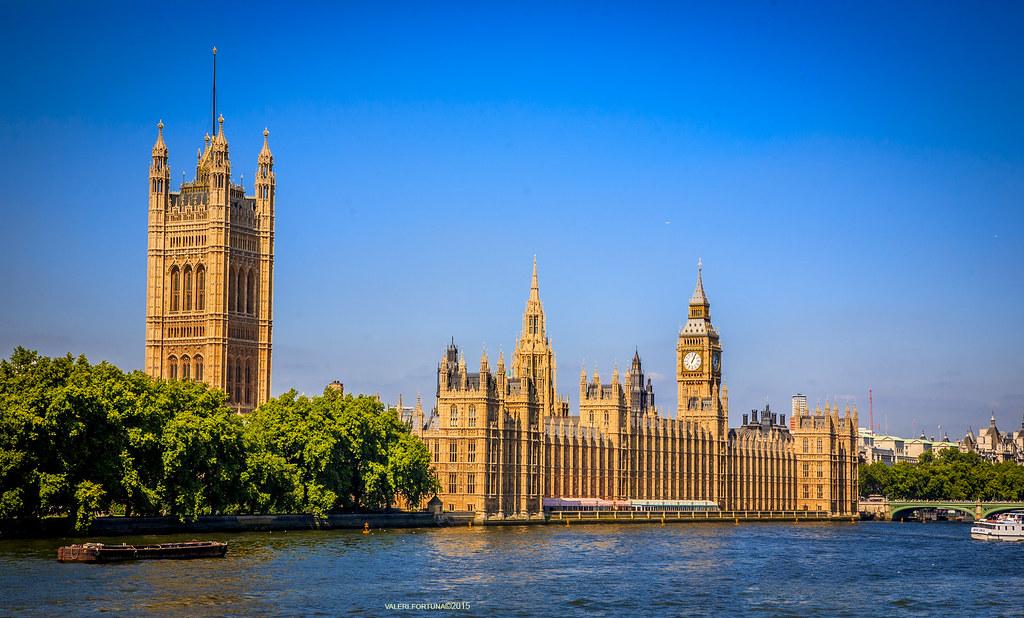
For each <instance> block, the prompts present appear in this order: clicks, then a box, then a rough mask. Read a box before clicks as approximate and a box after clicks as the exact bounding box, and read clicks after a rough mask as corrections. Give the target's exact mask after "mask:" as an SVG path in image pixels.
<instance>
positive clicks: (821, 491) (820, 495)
mask: <svg viewBox="0 0 1024 618" xmlns="http://www.w3.org/2000/svg"><path fill="white" fill-rule="evenodd" d="M810 497H811V488H810V486H809V485H804V498H810ZM824 497H825V492H824V489H823V488H822V486H821V485H818V498H824Z"/></svg>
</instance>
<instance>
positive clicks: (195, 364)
mask: <svg viewBox="0 0 1024 618" xmlns="http://www.w3.org/2000/svg"><path fill="white" fill-rule="evenodd" d="M192 377H193V378H194V379H195V381H196V382H202V381H203V357H202V356H198V355H197V356H194V357H192Z"/></svg>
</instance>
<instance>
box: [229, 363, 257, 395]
mask: <svg viewBox="0 0 1024 618" xmlns="http://www.w3.org/2000/svg"><path fill="white" fill-rule="evenodd" d="M227 374H228V375H227V385H228V388H227V391H228V400H229V401H232V402H234V403H244V404H250V403H253V401H254V386H255V384H254V382H255V381H256V368H255V366H254V364H253V362H252V359H251V358H247V359H244V360H243V359H231V358H229V359H228V369H227Z"/></svg>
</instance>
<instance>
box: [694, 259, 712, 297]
mask: <svg viewBox="0 0 1024 618" xmlns="http://www.w3.org/2000/svg"><path fill="white" fill-rule="evenodd" d="M702 270H704V262H702V261H701V259H700V258H697V285H696V287H695V288H694V290H693V296H691V297H690V304H691V305H706V304H708V299H707V296H705V295H704V278H703V277H702V275H701V271H702Z"/></svg>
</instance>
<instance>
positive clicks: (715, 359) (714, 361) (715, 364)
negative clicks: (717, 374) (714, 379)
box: [711, 352, 722, 371]
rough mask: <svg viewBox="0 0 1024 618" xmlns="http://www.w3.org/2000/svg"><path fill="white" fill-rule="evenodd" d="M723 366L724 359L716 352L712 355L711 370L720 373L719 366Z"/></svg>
mask: <svg viewBox="0 0 1024 618" xmlns="http://www.w3.org/2000/svg"><path fill="white" fill-rule="evenodd" d="M721 364H722V357H721V356H720V355H719V354H718V352H715V353H714V354H712V355H711V368H712V369H714V370H715V371H718V366H719V365H721Z"/></svg>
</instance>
